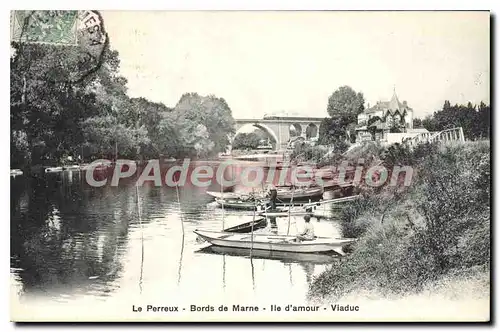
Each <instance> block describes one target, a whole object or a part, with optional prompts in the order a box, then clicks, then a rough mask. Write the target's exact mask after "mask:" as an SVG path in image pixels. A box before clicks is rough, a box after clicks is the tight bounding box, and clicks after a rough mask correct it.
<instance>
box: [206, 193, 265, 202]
mask: <svg viewBox="0 0 500 332" xmlns="http://www.w3.org/2000/svg"><path fill="white" fill-rule="evenodd" d="M207 194H208V195H209V196H212V197H214V198H215V199H226V200H228V199H231V200H253V197H255V198H257V199H262V198H264V197H265V194H264V193H256V194H254V195H253V196H252V194H247V193H234V192H222V193H221V192H217V191H207Z"/></svg>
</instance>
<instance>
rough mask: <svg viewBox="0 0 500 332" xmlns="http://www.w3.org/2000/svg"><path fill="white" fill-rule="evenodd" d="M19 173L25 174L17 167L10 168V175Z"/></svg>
mask: <svg viewBox="0 0 500 332" xmlns="http://www.w3.org/2000/svg"><path fill="white" fill-rule="evenodd" d="M18 175H23V171H21V170H20V169H17V168H16V169H11V170H10V176H18Z"/></svg>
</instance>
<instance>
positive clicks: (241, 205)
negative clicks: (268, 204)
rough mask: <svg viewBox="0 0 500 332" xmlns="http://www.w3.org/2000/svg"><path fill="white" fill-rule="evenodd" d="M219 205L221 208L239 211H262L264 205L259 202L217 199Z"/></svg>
mask: <svg viewBox="0 0 500 332" xmlns="http://www.w3.org/2000/svg"><path fill="white" fill-rule="evenodd" d="M215 201H216V202H217V205H218V206H220V207H223V206H224V208H228V209H237V210H250V211H253V210H256V211H258V210H262V203H261V202H259V201H257V202H254V201H253V200H252V201H242V200H226V199H218V198H217V199H215Z"/></svg>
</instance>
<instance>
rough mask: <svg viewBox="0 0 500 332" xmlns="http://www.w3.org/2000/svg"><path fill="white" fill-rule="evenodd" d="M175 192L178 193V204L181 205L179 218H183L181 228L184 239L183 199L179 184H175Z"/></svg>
mask: <svg viewBox="0 0 500 332" xmlns="http://www.w3.org/2000/svg"><path fill="white" fill-rule="evenodd" d="M175 192H176V193H177V203H178V204H179V217H180V218H181V226H182V238H183V239H184V221H183V220H182V211H181V199H180V196H179V184H178V183H176V184H175Z"/></svg>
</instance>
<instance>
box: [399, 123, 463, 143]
mask: <svg viewBox="0 0 500 332" xmlns="http://www.w3.org/2000/svg"><path fill="white" fill-rule="evenodd" d="M455 141H456V142H465V137H464V131H463V129H462V127H456V128H451V129H446V130H442V131H438V132H427V133H420V134H418V135H417V136H414V137H412V138H410V139H408V140H406V141H405V143H406V144H408V145H409V146H415V145H417V144H420V143H433V142H455Z"/></svg>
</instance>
